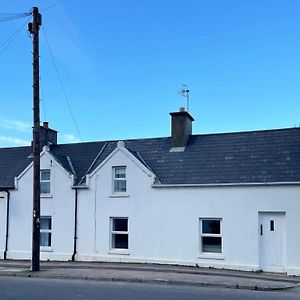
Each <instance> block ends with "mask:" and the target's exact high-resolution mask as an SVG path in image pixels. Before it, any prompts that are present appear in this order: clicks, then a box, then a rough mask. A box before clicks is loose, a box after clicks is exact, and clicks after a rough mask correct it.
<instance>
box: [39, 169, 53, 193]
mask: <svg viewBox="0 0 300 300" xmlns="http://www.w3.org/2000/svg"><path fill="white" fill-rule="evenodd" d="M45 171H49V179H42V173H43V172H45ZM40 177H41V178H40V183H41V186H42V184H43V183H49V193H43V192H42V189H41V196H42V197H43V196H49V195H51V169H41V172H40Z"/></svg>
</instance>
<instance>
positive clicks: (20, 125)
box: [0, 118, 31, 132]
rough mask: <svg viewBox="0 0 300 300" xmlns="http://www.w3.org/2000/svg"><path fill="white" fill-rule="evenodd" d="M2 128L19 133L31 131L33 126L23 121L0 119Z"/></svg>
mask: <svg viewBox="0 0 300 300" xmlns="http://www.w3.org/2000/svg"><path fill="white" fill-rule="evenodd" d="M0 127H2V128H6V129H12V130H16V131H19V132H30V131H31V124H29V123H27V122H24V121H21V120H14V119H5V118H2V119H0Z"/></svg>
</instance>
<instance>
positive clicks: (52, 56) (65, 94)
mask: <svg viewBox="0 0 300 300" xmlns="http://www.w3.org/2000/svg"><path fill="white" fill-rule="evenodd" d="M42 28H43V33H44V36H45V39H46V43H47V46H48V49H49V52H50V54H51V58H52V61H53V65H54V69H55V72H56V76H57V79H58V81H59V84H60V87H61V89H62V91H63V94H64V97H65V100H66V103H67V106H68V109H69V112H70V115H71V117H72V120H73V123H74V125H75V128H76V131H77V134H78V136H79V138H80V140H81V142H83V140H82V137H81V134H80V130H79V127H78V125H77V122H76V120H75V117H74V114H73V112H72V108H71V104H70V101H69V98H68V96H67V93H66V90H65V88H64V85H63V82H62V80H61V77H60V75H59V72H58V68H57V65H56V62H55V59H54V55H53V52H52V50H51V47H50V43H49V41H48V38H47V35H46V31H45V26H43V27H42Z"/></svg>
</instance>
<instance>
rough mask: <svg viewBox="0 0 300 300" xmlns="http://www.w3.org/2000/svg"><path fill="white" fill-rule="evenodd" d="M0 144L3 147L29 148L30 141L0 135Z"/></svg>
mask: <svg viewBox="0 0 300 300" xmlns="http://www.w3.org/2000/svg"><path fill="white" fill-rule="evenodd" d="M0 142H1V143H2V144H5V146H29V145H30V141H27V140H23V139H19V138H17V137H14V136H5V135H0Z"/></svg>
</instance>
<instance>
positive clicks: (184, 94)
mask: <svg viewBox="0 0 300 300" xmlns="http://www.w3.org/2000/svg"><path fill="white" fill-rule="evenodd" d="M189 92H190V89H189V87H188V85H187V84H182V85H181V89H180V90H179V91H178V92H177V94H179V95H181V96H182V97H185V98H186V110H187V111H189V106H190V99H189Z"/></svg>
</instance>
